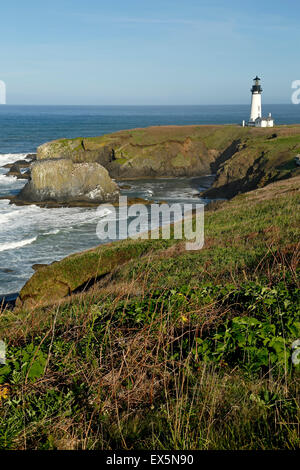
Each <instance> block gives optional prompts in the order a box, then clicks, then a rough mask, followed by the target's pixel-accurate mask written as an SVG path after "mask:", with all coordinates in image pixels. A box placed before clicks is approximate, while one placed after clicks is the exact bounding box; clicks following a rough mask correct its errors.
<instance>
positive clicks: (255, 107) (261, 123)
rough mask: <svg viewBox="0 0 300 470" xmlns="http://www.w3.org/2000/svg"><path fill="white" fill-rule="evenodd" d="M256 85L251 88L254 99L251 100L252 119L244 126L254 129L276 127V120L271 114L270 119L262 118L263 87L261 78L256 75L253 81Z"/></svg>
mask: <svg viewBox="0 0 300 470" xmlns="http://www.w3.org/2000/svg"><path fill="white" fill-rule="evenodd" d="M253 81H254V83H253V86H252V88H251V93H252V99H251V112H250V119H249V121H248V122H247V123H245V121H243V126H245V125H246V126H252V127H274V119H273V118H272V115H271V113H269V116H268V117H262V106H261V94H262V87H261V85H260V78H259V77H258V76H257V75H256V77H255V78H254V79H253Z"/></svg>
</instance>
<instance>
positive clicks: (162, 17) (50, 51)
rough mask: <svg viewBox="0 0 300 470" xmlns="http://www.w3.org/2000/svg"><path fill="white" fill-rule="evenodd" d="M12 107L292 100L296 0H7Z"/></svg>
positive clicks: (3, 54)
mask: <svg viewBox="0 0 300 470" xmlns="http://www.w3.org/2000/svg"><path fill="white" fill-rule="evenodd" d="M0 13H1V19H0V21H1V22H0V80H4V81H5V82H6V85H7V102H8V104H97V105H101V104H102V105H108V104H112V105H119V104H120V105H121V104H135V105H139V104H141V105H142V104H153V105H154V104H243V103H245V104H246V103H248V102H249V100H250V91H249V89H250V86H251V80H252V78H253V77H254V76H255V75H256V74H258V75H261V76H262V78H263V89H264V98H263V99H264V102H265V103H289V102H290V100H291V83H292V81H293V80H297V79H300V70H299V55H300V46H299V45H300V22H299V18H300V3H299V2H297V1H295V0H285V1H284V2H283V1H282V0H280V1H279V0H272V1H271V0H263V1H248V2H243V1H241V0H239V1H237V0H208V1H206V0H185V1H184V0H139V1H138V0H110V1H109V0H106V1H103V0H85V1H82V0H60V1H58V0H51V1H44V2H42V1H41V0H26V1H24V0H10V1H8V2H1V11H0Z"/></svg>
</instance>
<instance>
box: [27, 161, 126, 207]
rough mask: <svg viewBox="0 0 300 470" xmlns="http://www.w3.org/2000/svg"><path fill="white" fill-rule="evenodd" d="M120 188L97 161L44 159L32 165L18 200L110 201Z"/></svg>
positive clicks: (116, 195)
mask: <svg viewBox="0 0 300 470" xmlns="http://www.w3.org/2000/svg"><path fill="white" fill-rule="evenodd" d="M118 195H119V188H118V186H117V184H116V183H115V182H114V181H113V180H112V179H111V178H110V176H109V174H108V171H107V170H106V169H105V168H103V166H101V165H100V164H99V163H73V162H72V160H70V159H56V160H43V161H38V162H36V163H34V164H33V165H32V167H31V180H30V181H29V182H28V183H27V184H26V186H25V187H24V188H23V189H22V191H21V192H20V194H19V196H18V199H19V200H22V201H25V202H46V201H55V202H58V203H70V202H93V203H102V202H109V201H110V202H112V201H115V200H116V199H117V198H118Z"/></svg>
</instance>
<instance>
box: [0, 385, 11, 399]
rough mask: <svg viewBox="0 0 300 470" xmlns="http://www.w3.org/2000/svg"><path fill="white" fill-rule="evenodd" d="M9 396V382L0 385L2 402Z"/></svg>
mask: <svg viewBox="0 0 300 470" xmlns="http://www.w3.org/2000/svg"><path fill="white" fill-rule="evenodd" d="M8 396H9V388H8V385H7V384H4V385H0V404H1V402H2V400H5V399H6V398H8Z"/></svg>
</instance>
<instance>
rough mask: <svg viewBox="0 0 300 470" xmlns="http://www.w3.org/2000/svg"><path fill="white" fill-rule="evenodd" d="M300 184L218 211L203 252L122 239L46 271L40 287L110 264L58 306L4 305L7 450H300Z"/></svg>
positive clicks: (3, 432)
mask: <svg viewBox="0 0 300 470" xmlns="http://www.w3.org/2000/svg"><path fill="white" fill-rule="evenodd" d="M297 181H298V180H297ZM295 188H298V189H299V185H298V186H297V184H296V183H295V182H293V180H288V181H286V182H285V183H281V182H279V183H276V184H274V185H272V186H270V187H266V188H264V189H261V190H258V191H255V192H253V193H249V194H245V195H242V196H238V197H236V198H234V199H233V200H232V201H230V202H225V203H223V204H220V205H219V206H218V207H216V208H215V209H214V208H212V209H211V210H209V211H208V212H206V217H205V222H206V226H205V230H206V236H205V238H206V244H205V246H204V248H203V249H202V250H200V251H197V252H186V251H185V249H184V243H182V242H179V241H175V240H170V241H160V240H159V241H148V240H145V241H130V242H126V241H124V242H121V243H119V244H115V245H112V246H110V247H102V248H99V249H96V250H90V251H88V252H85V253H83V254H78V255H73V256H71V257H69V258H66V259H65V260H64V261H62V262H61V263H55V264H54V265H52V266H49V267H48V268H45V270H41V271H38V272H37V273H36V275H35V277H34V278H33V281H32V283H34V284H31V286H32V288H33V286H35V287H36V289H37V288H38V285H39V283H40V287H41V286H44V287H43V288H44V289H48V288H49V285H50V284H51V282H53V281H54V280H55V279H62V277H63V279H64V282H67V283H68V284H70V285H77V284H78V283H80V282H81V281H82V278H83V277H84V273H86V274H88V275H89V276H90V275H91V274H92V273H94V272H95V269H98V267H99V266H101V265H100V264H99V259H101V260H102V266H101V270H100V271H97V272H102V273H104V272H106V273H107V274H106V277H103V278H101V279H99V280H98V282H96V284H95V285H94V286H93V287H92V288H90V289H87V290H86V291H84V292H81V293H79V294H76V295H73V296H71V297H69V298H66V299H65V300H64V301H63V302H61V303H60V304H56V305H52V306H51V305H49V306H46V307H43V308H35V309H30V308H28V307H27V308H24V307H23V308H22V309H20V310H17V311H14V312H12V311H3V312H2V313H1V316H0V331H1V337H2V338H3V339H5V341H6V343H7V345H8V348H7V365H6V366H3V367H2V368H0V384H1V385H0V447H1V448H2V449H25V448H26V449H221V450H223V449H297V448H299V444H300V436H299V425H300V407H299V398H300V394H299V383H300V375H299V374H300V370H299V366H295V365H294V364H293V363H292V361H291V354H292V349H291V346H292V343H293V342H294V341H295V340H296V339H298V338H299V337H300V318H299V316H300V315H299V314H300V305H299V299H300V296H299V267H298V259H299V243H298V240H299V194H298V193H299V191H296V190H295ZM104 261H105V262H104ZM92 266H94V268H93V270H91V269H92ZM75 268H77V272H75ZM43 283H45V284H43ZM72 283H73V284H72ZM29 285H30V284H29ZM53 285H54V284H53ZM33 290H34V289H33ZM29 293H30V289H29V287H27V295H29Z"/></svg>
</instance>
